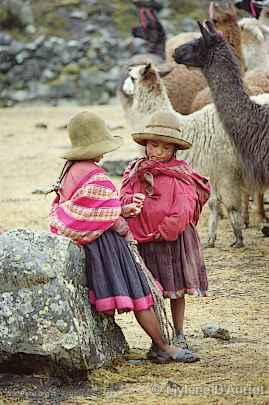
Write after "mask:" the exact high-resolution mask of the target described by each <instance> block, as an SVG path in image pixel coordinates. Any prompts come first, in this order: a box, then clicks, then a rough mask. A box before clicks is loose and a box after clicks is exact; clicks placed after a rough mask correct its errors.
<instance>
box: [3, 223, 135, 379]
mask: <svg viewBox="0 0 269 405" xmlns="http://www.w3.org/2000/svg"><path fill="white" fill-rule="evenodd" d="M84 260H85V258H84V253H83V250H82V249H81V248H79V247H78V246H76V245H75V244H74V243H73V242H71V241H70V240H69V239H67V238H63V237H59V236H52V235H51V234H49V233H48V232H33V231H31V230H26V229H18V230H12V231H9V232H6V233H4V234H2V235H1V236H0V372H6V371H8V372H15V373H31V372H36V371H38V372H43V371H45V372H49V373H50V374H54V375H58V376H59V375H64V376H66V375H70V376H83V374H85V375H86V374H87V371H88V370H90V369H93V368H96V367H100V366H102V365H106V364H109V362H110V361H111V360H112V359H113V357H115V356H116V355H117V354H120V353H123V352H124V351H125V350H126V349H127V343H126V341H125V339H124V336H123V334H122V332H121V330H120V328H119V327H118V326H117V325H116V324H115V322H114V320H113V318H112V317H105V316H100V315H97V314H94V313H92V310H91V307H90V305H89V303H88V300H87V288H85V283H86V278H85V269H84V265H85V261H84Z"/></svg>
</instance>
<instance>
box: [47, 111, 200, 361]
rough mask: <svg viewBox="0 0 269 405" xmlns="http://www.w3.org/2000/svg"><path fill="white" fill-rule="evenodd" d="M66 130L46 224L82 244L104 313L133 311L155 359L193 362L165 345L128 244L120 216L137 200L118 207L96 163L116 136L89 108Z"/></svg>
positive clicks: (94, 297) (93, 296) (92, 296)
mask: <svg viewBox="0 0 269 405" xmlns="http://www.w3.org/2000/svg"><path fill="white" fill-rule="evenodd" d="M68 130H69V136H70V140H71V143H72V148H71V149H70V151H69V152H67V153H66V154H65V155H64V156H63V158H64V159H66V160H67V163H66V165H65V166H64V169H63V171H62V173H61V175H60V178H59V181H58V183H57V184H56V187H55V191H56V193H57V196H56V198H55V199H54V201H53V203H52V207H51V211H50V214H49V223H50V229H51V231H52V232H53V233H55V234H57V235H62V236H66V237H68V238H71V239H72V240H73V241H74V242H75V243H77V244H79V245H81V246H83V248H84V250H85V255H86V275H87V280H88V292H89V302H90V303H91V304H92V305H93V306H94V307H95V310H96V311H97V312H102V313H104V314H107V315H113V314H114V312H115V310H117V311H118V312H126V311H134V314H135V316H136V319H137V321H138V323H139V324H140V325H141V327H142V328H143V329H144V330H145V332H146V333H147V334H148V335H149V336H150V337H151V339H152V340H153V342H154V344H155V345H156V347H157V348H158V349H157V350H158V353H157V356H156V358H155V360H156V361H157V362H161V363H162V362H169V361H180V362H194V361H197V360H198V359H199V358H198V356H197V355H195V354H194V353H192V352H191V351H189V350H182V349H179V348H177V347H175V346H171V345H169V344H168V343H167V342H166V341H165V340H164V338H163V337H162V334H161V330H160V325H159V323H158V321H157V318H156V316H155V313H154V311H153V308H152V307H153V297H152V294H151V290H150V288H149V285H148V282H147V280H146V277H145V274H144V273H143V272H142V271H141V269H140V268H139V267H138V265H137V263H136V261H135V259H134V257H133V255H132V252H131V250H130V249H129V248H128V243H127V242H128V241H130V240H131V241H133V238H132V234H131V232H130V230H129V227H128V225H127V222H126V221H125V219H124V217H134V216H135V215H137V214H138V213H139V212H140V207H139V204H137V203H136V202H132V203H130V204H125V205H124V206H121V202H120V200H119V197H118V195H117V191H116V188H115V186H114V184H113V183H112V182H111V180H110V179H109V177H108V176H107V174H106V173H105V171H104V170H103V169H102V168H101V167H100V166H99V165H98V164H97V162H99V161H100V159H101V158H102V156H103V154H104V153H107V152H111V151H112V150H114V149H117V148H118V147H119V146H120V144H121V140H117V139H115V138H113V137H112V136H111V134H110V132H109V131H108V129H107V128H106V126H105V123H104V121H103V120H102V119H100V118H99V117H97V116H96V115H95V114H92V113H90V112H82V113H79V114H77V115H76V116H75V117H74V118H73V119H72V120H71V121H70V123H69V126H68Z"/></svg>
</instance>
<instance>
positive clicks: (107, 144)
mask: <svg viewBox="0 0 269 405" xmlns="http://www.w3.org/2000/svg"><path fill="white" fill-rule="evenodd" d="M121 145H122V138H121V137H120V136H114V137H113V140H111V141H110V140H108V141H103V142H99V143H96V144H94V145H89V146H88V147H85V146H80V147H76V148H71V149H70V150H69V151H68V152H66V153H65V154H64V155H62V156H60V157H61V158H62V159H66V160H91V159H94V158H97V157H98V156H102V155H103V154H105V153H109V152H113V150H116V149H118V148H119V147H120V146H121Z"/></svg>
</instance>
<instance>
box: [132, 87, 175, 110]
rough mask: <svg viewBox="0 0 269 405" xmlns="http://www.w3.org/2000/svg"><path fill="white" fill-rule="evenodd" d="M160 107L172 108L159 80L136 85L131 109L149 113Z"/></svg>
mask: <svg viewBox="0 0 269 405" xmlns="http://www.w3.org/2000/svg"><path fill="white" fill-rule="evenodd" d="M161 109H165V110H169V111H171V110H172V109H173V107H172V105H171V102H170V100H169V98H168V96H167V93H166V89H165V87H164V85H163V83H162V82H161V80H159V81H157V82H154V83H144V84H143V85H138V86H137V89H136V91H135V94H134V103H133V110H134V111H139V112H141V113H144V114H147V113H150V114H151V113H153V112H155V111H157V110H161Z"/></svg>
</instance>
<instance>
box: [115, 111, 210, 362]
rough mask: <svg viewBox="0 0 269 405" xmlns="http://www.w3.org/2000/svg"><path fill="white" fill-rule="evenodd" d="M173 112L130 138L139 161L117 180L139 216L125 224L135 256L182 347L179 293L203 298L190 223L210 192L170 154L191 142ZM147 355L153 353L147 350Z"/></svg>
mask: <svg viewBox="0 0 269 405" xmlns="http://www.w3.org/2000/svg"><path fill="white" fill-rule="evenodd" d="M179 128H180V126H179V122H178V119H177V116H176V114H174V113H170V112H157V113H155V114H153V116H152V117H151V120H150V122H149V124H148V125H147V126H146V128H145V130H144V132H142V133H135V134H132V137H133V139H134V141H135V142H137V143H138V144H140V145H143V146H145V157H144V158H142V159H139V160H137V161H135V162H132V163H131V164H130V165H129V167H128V168H127V170H126V171H125V173H124V176H123V182H122V186H121V193H120V196H121V202H122V203H123V204H130V203H132V202H135V203H137V204H138V206H139V207H141V208H142V207H143V208H142V211H141V213H140V214H139V215H138V216H136V217H134V218H131V219H129V220H128V224H129V227H130V229H131V231H132V234H133V236H134V238H135V239H136V240H137V241H138V247H139V251H140V254H141V256H142V258H143V260H144V262H145V264H146V266H147V267H148V268H149V270H150V271H151V272H152V274H153V276H154V277H155V279H157V280H158V281H159V282H160V284H161V285H162V287H163V289H164V297H167V298H170V305H171V313H172V319H173V324H174V329H175V339H174V341H173V343H174V344H176V345H177V346H179V347H181V348H188V347H189V346H188V344H187V341H186V338H185V336H184V333H183V323H184V312H185V298H184V296H185V293H188V294H193V295H198V296H206V295H207V287H208V284H207V275H206V269H205V265H204V261H203V256H202V252H201V245H200V241H199V237H198V234H197V230H196V224H197V222H198V219H199V215H200V213H201V209H202V206H203V205H204V204H205V202H206V201H207V199H208V198H209V194H210V185H209V182H208V180H207V179H206V178H205V177H202V176H200V175H199V174H198V173H197V172H195V171H194V170H193V169H192V168H191V167H190V166H189V165H188V164H187V163H186V161H184V160H177V159H176V151H177V150H179V149H188V148H190V147H191V144H190V143H189V142H188V141H186V140H184V139H183V138H182V136H181V131H180V129H179ZM148 355H149V356H152V355H154V347H153V346H152V348H151V351H150V352H149V354H148Z"/></svg>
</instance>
